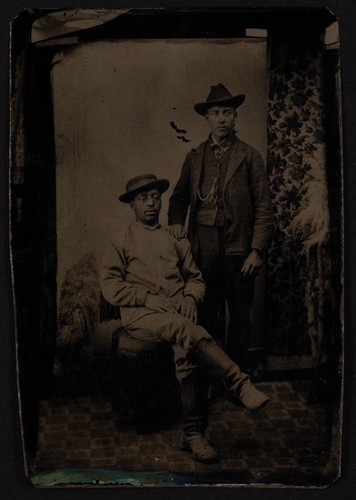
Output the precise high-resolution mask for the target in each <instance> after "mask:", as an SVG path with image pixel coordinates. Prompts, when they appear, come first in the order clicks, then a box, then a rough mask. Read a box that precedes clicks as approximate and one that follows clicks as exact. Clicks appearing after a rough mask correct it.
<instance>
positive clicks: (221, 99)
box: [194, 83, 245, 116]
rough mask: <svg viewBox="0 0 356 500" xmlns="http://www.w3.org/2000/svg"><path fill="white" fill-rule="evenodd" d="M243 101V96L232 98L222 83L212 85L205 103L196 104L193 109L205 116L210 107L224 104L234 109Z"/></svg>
mask: <svg viewBox="0 0 356 500" xmlns="http://www.w3.org/2000/svg"><path fill="white" fill-rule="evenodd" d="M244 100H245V96H244V94H240V95H237V96H233V95H232V94H231V93H230V92H229V91H228V90H227V88H226V87H224V85H223V84H222V83H218V85H212V86H211V89H210V94H209V95H208V97H207V99H206V101H205V102H198V104H195V105H194V109H195V111H196V112H197V113H199V115H203V116H204V115H205V113H206V112H207V109H208V108H210V107H211V106H215V105H220V106H222V105H223V104H226V105H227V106H233V107H234V108H235V109H236V108H238V107H239V106H240V105H241V104H242V103H243V102H244Z"/></svg>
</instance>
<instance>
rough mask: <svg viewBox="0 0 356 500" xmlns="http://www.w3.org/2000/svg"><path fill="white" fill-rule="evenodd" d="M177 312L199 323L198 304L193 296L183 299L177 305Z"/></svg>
mask: <svg viewBox="0 0 356 500" xmlns="http://www.w3.org/2000/svg"><path fill="white" fill-rule="evenodd" d="M176 310H177V312H179V313H180V314H182V316H185V317H186V318H188V319H190V320H191V321H193V323H196V322H197V303H196V302H195V299H194V297H192V296H191V295H186V296H185V297H181V298H180V299H179V300H178V301H177V303H176Z"/></svg>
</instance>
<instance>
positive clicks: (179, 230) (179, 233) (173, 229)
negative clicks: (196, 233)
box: [168, 224, 187, 240]
mask: <svg viewBox="0 0 356 500" xmlns="http://www.w3.org/2000/svg"><path fill="white" fill-rule="evenodd" d="M168 232H169V234H170V235H171V236H173V237H174V238H175V239H176V240H181V239H182V238H186V237H187V231H186V230H185V229H184V227H183V226H182V225H181V224H172V225H170V226H168Z"/></svg>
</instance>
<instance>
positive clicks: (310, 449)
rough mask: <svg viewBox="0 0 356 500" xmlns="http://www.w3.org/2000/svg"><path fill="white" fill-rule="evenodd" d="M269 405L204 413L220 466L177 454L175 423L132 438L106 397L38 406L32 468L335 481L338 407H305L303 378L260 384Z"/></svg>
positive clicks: (244, 480) (198, 478)
mask: <svg viewBox="0 0 356 500" xmlns="http://www.w3.org/2000/svg"><path fill="white" fill-rule="evenodd" d="M258 386H259V387H260V388H261V389H262V390H263V391H264V392H265V393H266V394H268V396H269V397H270V403H269V405H268V406H267V407H266V409H265V410H264V411H263V412H262V413H261V414H260V415H258V416H255V417H254V416H251V415H250V414H248V413H247V412H245V411H244V410H242V409H240V408H237V407H235V406H233V405H231V404H230V403H228V402H226V401H225V400H217V401H215V402H213V403H212V405H211V408H210V413H211V414H210V422H209V433H208V435H209V439H210V441H211V443H212V444H213V445H214V447H215V449H216V450H217V452H218V453H219V456H220V462H219V463H217V464H209V465H204V464H200V463H197V462H195V461H194V460H192V459H191V458H190V456H189V454H188V453H186V452H184V451H181V450H180V449H179V446H178V443H179V437H180V429H179V427H180V425H179V424H176V425H174V426H173V427H171V428H169V429H164V430H161V431H160V432H156V433H152V434H145V435H138V434H137V433H136V432H135V428H134V426H133V424H132V421H130V419H129V418H126V419H125V418H122V412H113V411H112V409H111V406H110V403H109V402H108V400H107V399H105V398H98V397H96V398H95V397H86V398H78V399H72V400H64V399H62V400H51V401H42V402H41V405H40V432H39V441H38V453H37V458H36V464H35V465H36V470H37V471H38V472H41V471H48V470H51V469H60V468H71V467H75V468H108V469H111V470H112V469H114V470H119V471H127V472H130V471H137V472H140V471H141V472H142V471H168V472H171V473H175V474H184V475H185V476H187V475H188V476H189V477H190V478H191V481H190V482H192V483H194V482H197V484H199V483H201V482H202V481H203V482H204V483H208V484H215V483H216V482H219V483H228V484H230V483H231V484H255V483H257V484H275V483H278V484H287V485H302V486H323V485H325V484H328V483H329V482H331V481H332V480H334V479H335V478H336V477H337V476H338V470H339V424H340V423H339V410H338V404H336V403H335V404H334V408H329V409H327V408H326V407H325V405H324V404H313V405H310V404H308V403H307V396H308V391H309V389H310V382H309V381H292V382H289V381H288V382H286V381H283V382H264V383H260V384H258Z"/></svg>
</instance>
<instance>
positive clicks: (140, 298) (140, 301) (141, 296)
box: [136, 289, 148, 306]
mask: <svg viewBox="0 0 356 500" xmlns="http://www.w3.org/2000/svg"><path fill="white" fill-rule="evenodd" d="M147 294H148V290H143V289H142V290H141V289H139V290H137V293H136V305H137V306H144V305H145V302H146V295H147Z"/></svg>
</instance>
